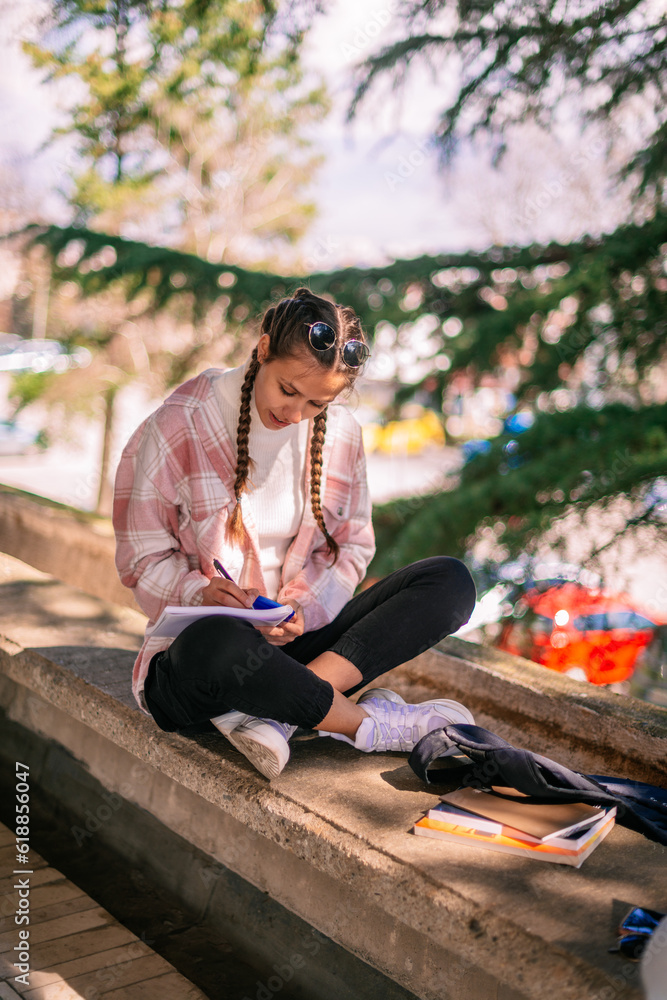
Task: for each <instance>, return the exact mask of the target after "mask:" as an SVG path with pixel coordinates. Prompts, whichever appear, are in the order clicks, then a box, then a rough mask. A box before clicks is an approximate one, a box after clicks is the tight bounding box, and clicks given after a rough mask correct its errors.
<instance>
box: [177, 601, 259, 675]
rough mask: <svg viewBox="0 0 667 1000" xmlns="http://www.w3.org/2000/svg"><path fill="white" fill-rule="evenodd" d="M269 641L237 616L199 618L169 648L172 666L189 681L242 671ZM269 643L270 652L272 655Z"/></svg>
mask: <svg viewBox="0 0 667 1000" xmlns="http://www.w3.org/2000/svg"><path fill="white" fill-rule="evenodd" d="M265 646H267V647H268V643H266V641H265V640H264V639H263V636H262V635H261V633H260V632H258V631H257V629H256V628H254V626H253V625H251V624H250V623H249V622H244V621H241V620H239V619H237V618H224V617H221V616H211V617H210V618H200V619H199V620H198V621H196V622H193V624H192V625H189V626H188V627H187V628H186V629H184V630H183V631H182V632H181V634H180V635H179V636H177V637H176V639H174V641H173V643H172V644H171V646H170V647H169V649H168V656H169V662H170V664H171V667H172V670H175V671H177V672H183V673H184V674H186V675H187V677H188V679H189V680H190V681H192V680H194V679H197V680H200V681H203V682H205V683H215V682H218V683H219V682H220V681H221V680H222V675H224V674H226V673H227V672H232V673H233V674H235V673H239V671H241V672H242V671H243V670H245V669H247V668H248V665H249V664H250V662H251V661H252V664H254V663H255V661H256V660H257V659H258V658H260V660H261V659H263V657H261V655H260V654H261V653H262V652H263V651H264V647H265ZM270 652H271V651H270V647H269V652H268V655H269V656H270Z"/></svg>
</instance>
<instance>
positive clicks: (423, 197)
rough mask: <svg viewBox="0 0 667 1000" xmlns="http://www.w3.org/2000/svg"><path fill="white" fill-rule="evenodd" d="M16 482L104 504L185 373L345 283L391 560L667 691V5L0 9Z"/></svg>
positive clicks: (2, 299) (488, 613)
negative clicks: (143, 425) (426, 565)
mask: <svg viewBox="0 0 667 1000" xmlns="http://www.w3.org/2000/svg"><path fill="white" fill-rule="evenodd" d="M0 23H1V24H2V31H0V49H1V53H2V63H1V68H0V88H1V91H0V93H1V95H2V100H1V105H0V106H1V107H2V115H3V127H2V129H1V130H0V171H1V172H2V184H1V185H0V227H1V231H2V235H3V238H2V240H0V483H2V484H4V485H5V486H7V487H13V488H16V489H19V490H25V491H27V492H29V493H33V494H38V495H39V496H43V497H46V498H49V499H50V500H53V501H56V502H58V503H61V504H65V505H68V506H70V507H74V508H77V509H80V510H84V511H88V512H90V513H91V514H94V515H95V516H99V517H108V514H109V511H110V504H111V497H112V490H113V485H112V484H113V475H114V471H115V467H116V464H117V461H118V457H119V455H120V452H121V450H122V448H123V446H124V445H125V443H126V441H127V439H128V437H129V435H130V434H131V433H132V431H133V430H134V429H135V428H136V426H137V425H138V424H139V422H140V421H141V420H142V419H143V418H144V417H145V416H146V415H147V414H148V413H150V412H151V411H152V410H153V409H155V408H156V407H157V406H158V405H159V404H160V402H161V401H162V400H163V399H164V398H165V396H166V395H168V393H169V392H170V390H171V389H172V388H173V387H174V386H176V385H178V384H179V383H180V382H182V381H184V380H185V379H187V378H189V377H191V376H192V375H194V374H196V373H197V372H199V371H202V370H203V369H205V368H208V367H212V366H214V367H233V366H236V365H238V364H240V363H242V362H243V361H244V360H245V358H246V357H247V356H248V354H249V352H250V350H251V349H252V347H253V346H254V343H255V341H256V339H257V335H258V330H257V319H258V317H259V316H260V315H261V313H262V311H263V310H264V309H265V308H266V306H267V305H268V304H269V303H270V302H271V301H272V300H274V299H276V298H279V297H281V296H283V295H285V294H286V293H289V292H290V291H291V290H292V289H294V288H295V287H297V285H298V284H302V283H304V282H306V283H308V284H309V285H310V287H311V288H312V289H313V290H314V291H316V292H319V293H321V294H325V295H328V296H330V297H332V298H334V299H335V300H336V301H339V302H342V303H344V304H346V305H350V306H352V307H353V308H354V309H355V310H356V311H357V313H358V314H359V316H360V317H361V319H362V322H363V325H364V329H365V331H366V334H367V337H368V339H369V341H370V343H371V349H372V358H371V360H370V361H369V363H368V364H367V366H366V371H365V374H364V377H363V378H362V379H360V380H359V382H358V390H357V392H356V395H355V398H354V399H353V400H352V401H351V403H350V405H351V407H352V408H353V410H354V412H355V413H356V416H357V419H358V420H359V421H360V423H361V424H362V426H363V432H364V442H365V446H366V452H367V457H368V472H369V481H370V486H371V491H372V496H373V500H374V504H375V512H374V523H375V526H376V534H377V543H378V547H377V554H376V557H375V559H374V561H373V563H372V564H371V566H370V568H369V576H368V580H369V581H372V580H374V579H376V578H378V577H381V576H382V575H384V574H386V573H388V572H391V571H392V570H393V569H395V568H397V567H399V566H402V565H405V564H406V563H408V562H410V561H413V560H416V559H419V558H423V557H425V556H428V555H433V554H448V555H454V556H457V557H459V558H461V559H464V560H465V562H466V564H467V565H468V566H469V568H470V569H471V571H472V573H473V575H474V577H475V581H476V584H477V589H478V597H479V600H478V604H477V607H476V609H475V613H474V615H473V617H472V619H471V621H470V622H469V623H468V625H466V626H465V627H464V628H463V629H462V630H461V632H460V633H458V634H460V635H461V636H462V637H465V638H471V639H474V640H477V641H480V642H484V643H488V644H492V645H496V646H498V647H499V648H501V649H505V650H508V651H509V652H514V653H519V654H521V655H523V656H525V657H528V658H529V659H532V660H534V661H536V662H538V663H541V664H542V665H543V666H544V667H545V669H552V670H557V671H560V672H564V673H567V674H569V675H570V676H572V677H574V678H576V679H578V680H579V681H581V683H582V684H595V685H606V686H609V687H611V689H612V690H614V691H617V692H619V693H625V694H628V693H631V694H634V695H636V696H638V697H640V698H643V699H645V700H648V701H651V702H654V703H656V704H660V705H667V678H666V676H665V669H664V665H665V649H666V644H665V634H666V626H667V560H666V558H665V557H666V555H667V533H666V526H667V357H666V349H665V344H666V341H667V338H666V336H665V334H666V330H667V310H666V305H667V211H666V207H665V172H666V171H665V168H666V165H667V110H666V107H667V105H666V104H665V101H664V93H665V88H666V87H667V64H666V58H665V51H666V47H667V25H666V24H665V7H664V3H663V2H662V0H645V2H637V3H633V2H630V3H623V4H621V3H619V2H606V3H592V2H591V3H588V2H586V0H582V2H581V3H579V4H577V5H559V4H552V3H546V2H542V0H538V2H536V3H533V4H530V5H526V4H524V3H520V2H518V0H507V2H505V3H503V4H489V3H487V2H483V3H482V2H480V3H475V2H472V3H470V2H466V3H465V4H464V3H456V2H429V3H423V2H416V0H355V2H352V0H335V2H330V3H327V4H318V3H316V2H309V0H286V2H282V3H277V4H276V3H273V2H272V0H257V2H255V0H248V2H226V0H213V2H202V0H198V2H194V0H159V2H158V0H155V2H153V0H145V2H142V3H129V2H125V0H116V2H112V0H100V2H97V3H89V2H86V0H65V2H59V3H57V4H55V3H49V2H43V0H23V2H22V4H20V5H14V4H9V3H2V4H0Z"/></svg>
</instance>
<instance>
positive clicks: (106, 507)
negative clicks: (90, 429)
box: [95, 385, 118, 515]
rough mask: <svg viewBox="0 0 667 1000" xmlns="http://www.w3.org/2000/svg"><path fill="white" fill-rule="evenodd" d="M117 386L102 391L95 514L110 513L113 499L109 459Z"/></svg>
mask: <svg viewBox="0 0 667 1000" xmlns="http://www.w3.org/2000/svg"><path fill="white" fill-rule="evenodd" d="M117 392H118V387H117V386H115V385H112V386H109V388H108V389H107V390H106V392H105V393H104V437H103V439H102V460H101V462H100V486H99V491H98V494H97V506H96V507H95V513H96V514H105V515H106V514H110V513H111V505H112V500H113V491H112V488H111V480H110V479H109V459H110V457H111V444H112V438H113V417H114V412H113V408H114V401H115V399H116V393H117Z"/></svg>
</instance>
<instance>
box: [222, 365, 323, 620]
mask: <svg viewBox="0 0 667 1000" xmlns="http://www.w3.org/2000/svg"><path fill="white" fill-rule="evenodd" d="M247 366H248V362H246V363H245V364H243V365H240V366H239V367H238V368H231V369H230V370H229V371H226V372H221V373H220V376H219V377H218V378H217V379H216V381H215V391H216V395H217V398H218V401H219V403H220V410H221V412H222V418H223V420H224V422H225V426H226V427H227V430H228V431H229V434H230V436H231V437H232V440H234V441H235V440H236V431H237V427H238V422H239V412H240V409H241V386H242V385H243V379H244V378H245V373H246V370H247ZM308 427H309V421H308V420H301V421H300V422H299V423H298V424H290V425H289V426H287V427H279V428H276V429H275V430H273V429H270V428H268V427H265V426H264V424H263V423H262V421H261V419H260V416H259V412H258V410H257V406H256V405H255V390H254V388H253V391H252V396H251V399H250V433H249V437H248V454H249V456H250V458H251V459H252V460H253V462H254V463H255V464H254V466H253V465H252V464H250V465H249V468H248V479H247V482H246V487H247V492H246V493H244V494H243V495H242V497H241V510H242V511H243V510H244V508H245V509H247V508H248V507H250V509H251V510H252V515H253V517H254V519H255V524H256V525H257V531H258V534H259V549H260V561H261V566H262V574H263V576H264V580H265V582H266V594H265V596H266V597H270V598H271V600H274V601H275V600H276V598H277V595H278V590H279V587H280V573H281V571H282V566H283V562H284V561H285V555H286V553H287V549H288V548H289V545H290V543H291V541H292V539H293V538H294V536H295V535H296V533H297V531H298V530H299V525H300V524H301V518H302V517H303V510H304V504H305V496H304V486H303V477H304V472H305V460H306V454H307V450H308V445H309V436H308ZM237 582H238V583H239V586H243V585H244V584H243V582H242V580H239V581H237Z"/></svg>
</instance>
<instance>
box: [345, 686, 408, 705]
mask: <svg viewBox="0 0 667 1000" xmlns="http://www.w3.org/2000/svg"><path fill="white" fill-rule="evenodd" d="M366 701H373V702H376V701H389V702H391V703H392V704H394V705H407V702H406V700H405V698H401V696H400V694H396V692H395V691H390V690H389V688H369V689H368V691H364V693H363V694H362V695H361V697H360V698H357V705H363V704H364V702H366Z"/></svg>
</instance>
